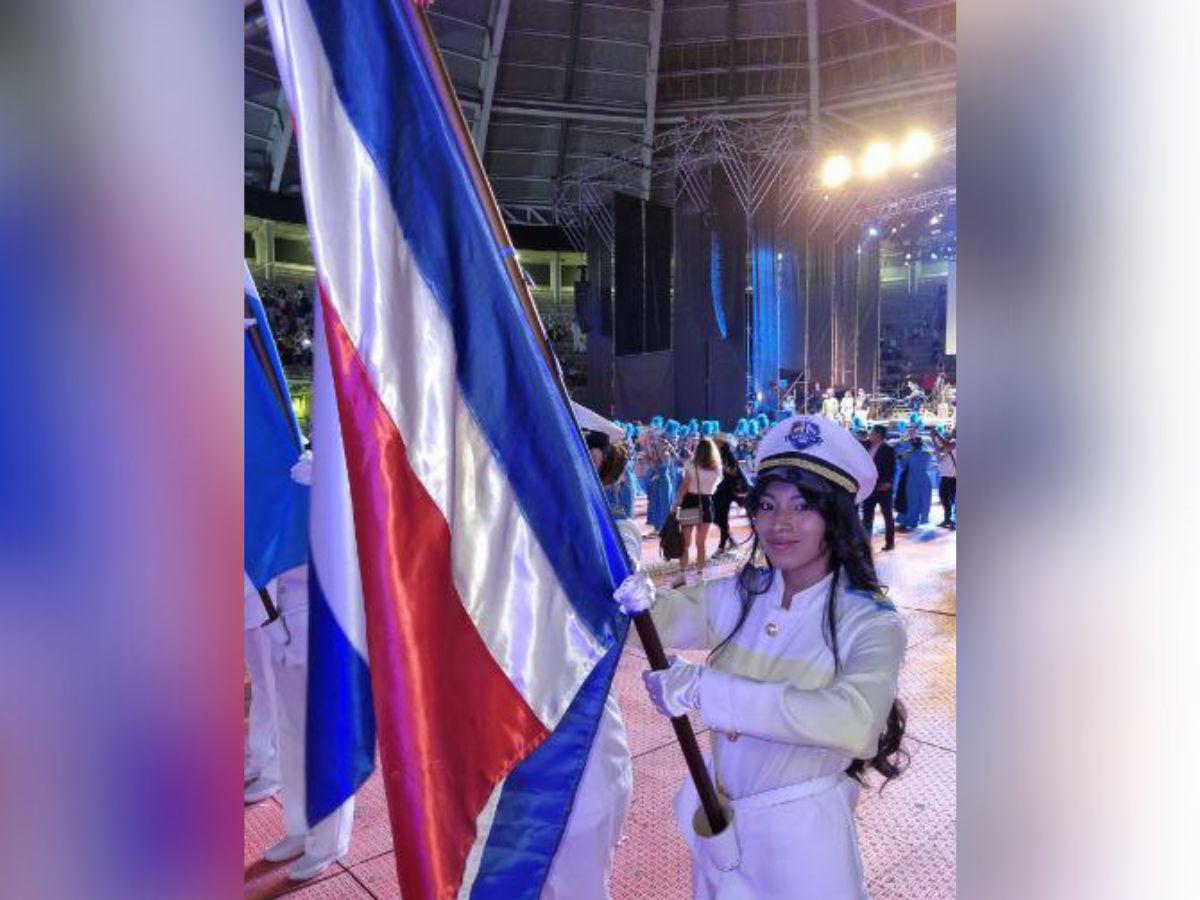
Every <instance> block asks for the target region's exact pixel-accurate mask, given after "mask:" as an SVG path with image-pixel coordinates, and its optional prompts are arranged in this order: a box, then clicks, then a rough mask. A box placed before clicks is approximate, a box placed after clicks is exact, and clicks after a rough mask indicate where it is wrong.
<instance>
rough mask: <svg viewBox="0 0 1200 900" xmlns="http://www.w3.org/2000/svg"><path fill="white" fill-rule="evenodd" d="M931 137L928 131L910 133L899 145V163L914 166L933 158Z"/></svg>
mask: <svg viewBox="0 0 1200 900" xmlns="http://www.w3.org/2000/svg"><path fill="white" fill-rule="evenodd" d="M933 151H934V143H933V137H932V136H931V135H930V134H929V132H928V131H910V132H909V133H908V134H907V135H906V136H905V138H904V142H903V143H902V144H901V145H900V163H901V164H902V165H905V166H915V165H917V164H918V163H922V162H924V161H925V160H927V159H929V157H931V156H933Z"/></svg>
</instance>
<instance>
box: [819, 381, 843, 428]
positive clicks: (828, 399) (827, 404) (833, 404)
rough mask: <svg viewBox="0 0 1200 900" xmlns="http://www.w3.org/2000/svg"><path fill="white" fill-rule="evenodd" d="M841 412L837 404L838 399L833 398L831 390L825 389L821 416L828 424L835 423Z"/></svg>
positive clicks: (840, 407) (839, 405)
mask: <svg viewBox="0 0 1200 900" xmlns="http://www.w3.org/2000/svg"><path fill="white" fill-rule="evenodd" d="M841 411H842V406H841V404H840V403H838V398H837V397H835V396H834V394H833V388H826V389H825V399H824V400H822V401H821V415H823V416H824V417H825V418H827V419H828V420H829V421H830V422H836V421H837V418H838V416H839V415H840V414H841Z"/></svg>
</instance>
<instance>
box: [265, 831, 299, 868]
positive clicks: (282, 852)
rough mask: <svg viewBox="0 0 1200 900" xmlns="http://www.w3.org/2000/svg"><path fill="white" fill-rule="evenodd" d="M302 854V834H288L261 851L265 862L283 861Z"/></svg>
mask: <svg viewBox="0 0 1200 900" xmlns="http://www.w3.org/2000/svg"><path fill="white" fill-rule="evenodd" d="M303 854H304V835H302V834H289V835H288V836H287V837H285V838H284V839H283V840H281V841H276V842H275V843H274V844H272V845H271V846H270V847H268V848H267V849H266V851H265V852H264V853H263V859H265V860H266V861H267V862H273V863H277V862H283V861H284V860H286V859H295V858H296V857H297V856H301V855H303Z"/></svg>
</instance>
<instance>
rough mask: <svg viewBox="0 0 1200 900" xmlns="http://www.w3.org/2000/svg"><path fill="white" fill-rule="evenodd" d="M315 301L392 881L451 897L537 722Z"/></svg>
mask: <svg viewBox="0 0 1200 900" xmlns="http://www.w3.org/2000/svg"><path fill="white" fill-rule="evenodd" d="M321 308H322V313H323V316H324V320H325V339H326V344H327V345H328V347H329V361H330V366H331V368H332V371H333V382H334V386H335V390H336V392H337V398H338V412H339V415H340V419H341V426H342V436H343V440H344V442H345V446H346V463H347V469H348V472H349V477H350V493H351V496H352V498H353V502H354V519H355V533H356V535H357V538H358V556H359V566H360V568H361V569H362V581H363V595H364V600H365V604H366V618H367V652H368V654H369V657H370V663H371V686H372V689H373V691H374V695H375V720H376V727H377V730H378V734H379V745H380V753H381V755H382V759H383V779H384V787H385V789H386V791H387V798H388V811H389V814H390V816H391V822H392V836H393V838H394V840H395V847H396V868H397V871H398V873H399V877H400V889H401V892H402V893H403V894H404V896H405V897H406V898H414V900H415V898H419V897H453V896H455V895H456V894H457V892H458V890H459V888H460V886H461V882H462V877H463V869H464V867H465V864H466V860H467V855H468V853H469V852H470V849H471V845H472V843H473V842H474V840H475V823H476V818H477V817H478V815H479V813H480V811H481V810H482V809H483V807H484V805H485V804H486V803H487V800H488V798H489V797H490V796H491V793H492V791H493V789H494V788H495V786H496V785H497V784H498V783H499V782H500V780H501V779H503V778H504V777H506V776H507V775H508V773H509V772H510V771H511V770H512V768H513V767H514V766H516V765H517V763H519V762H520V761H521V760H522V759H524V758H525V757H526V756H527V755H528V754H529V753H530V752H532V750H533V749H534V748H535V747H536V746H537V745H538V744H540V743H541V742H542V741H544V740H545V739H546V737H547V736H548V732H547V731H546V730H545V728H544V727H543V726H542V724H541V722H539V721H538V719H537V717H536V716H534V714H533V712H532V710H530V709H529V707H528V705H527V704H526V703H525V700H524V698H522V697H521V695H520V694H518V693H517V691H516V689H515V688H514V687H513V686H512V683H511V682H510V681H509V680H508V677H507V676H506V675H505V674H504V672H503V671H502V670H501V669H500V667H499V666H498V665H497V664H496V662H495V660H494V659H492V656H491V654H490V653H489V652H488V649H487V646H486V645H485V644H484V643H483V640H482V638H480V636H479V633H478V632H477V631H476V630H475V626H474V623H473V622H472V621H471V619H470V617H469V616H468V615H467V612H466V610H465V609H464V607H463V604H462V602H461V600H460V599H459V597H458V593H457V591H456V590H455V588H454V583H453V581H452V578H451V558H450V527H449V525H448V524H447V522H446V520H445V518H444V517H443V516H442V512H441V510H440V509H438V507H437V505H436V504H435V503H434V502H433V499H432V498H431V497H430V496H429V494H428V493H427V492H426V490H425V487H424V485H422V484H421V482H420V481H419V480H418V479H417V476H416V474H415V473H414V472H413V470H412V468H411V466H410V465H409V462H408V455H407V452H406V450H405V447H404V442H403V441H402V440H401V437H400V434H399V432H398V431H397V430H396V426H395V424H394V423H393V422H392V420H391V418H390V417H389V416H388V413H387V411H386V410H385V409H384V407H383V405H382V403H380V401H379V397H378V395H377V394H376V393H375V389H374V387H373V386H372V384H371V382H370V379H369V378H368V375H367V372H366V369H365V368H364V366H363V364H362V361H361V360H360V359H359V357H358V354H357V352H356V350H355V347H354V345H353V343H352V342H351V341H350V337H349V335H348V334H347V333H346V331H345V329H344V328H343V327H342V323H341V321H340V319H339V318H338V316H337V314H336V312H334V310H333V308H332V305H331V304H330V303H329V299H328V297H327V296H326V294H325V292H324V286H321ZM314 450H315V452H317V453H320V452H321V448H320V447H316V448H314Z"/></svg>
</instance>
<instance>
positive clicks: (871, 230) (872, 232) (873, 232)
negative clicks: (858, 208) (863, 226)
mask: <svg viewBox="0 0 1200 900" xmlns="http://www.w3.org/2000/svg"><path fill="white" fill-rule="evenodd" d="M895 230H896V229H895V228H893V229H892V231H895ZM867 234H869V235H870V236H871V237H879V229H878V228H876V227H875V226H874V225H872V226H871V227H870V228H868V229H867Z"/></svg>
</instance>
